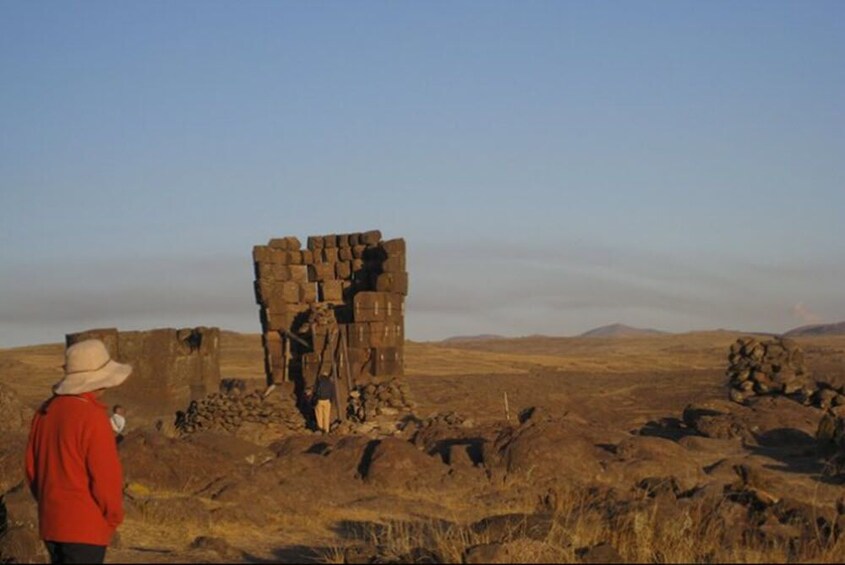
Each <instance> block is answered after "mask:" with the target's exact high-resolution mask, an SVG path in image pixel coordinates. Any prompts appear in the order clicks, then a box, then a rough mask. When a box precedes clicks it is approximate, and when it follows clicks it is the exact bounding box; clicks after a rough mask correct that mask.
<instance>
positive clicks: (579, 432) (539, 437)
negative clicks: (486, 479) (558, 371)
mask: <svg viewBox="0 0 845 565" xmlns="http://www.w3.org/2000/svg"><path fill="white" fill-rule="evenodd" d="M591 435H592V430H591V429H590V425H589V424H584V423H580V422H577V421H572V420H568V419H565V418H555V417H548V416H545V417H539V418H538V417H535V416H531V417H529V418H527V419H525V420H524V421H523V423H522V424H520V425H519V426H517V427H509V428H505V429H504V430H503V431H502V432H501V433H500V434H499V436H498V437H497V438H496V440H495V441H494V442H489V443H485V444H484V445H483V451H482V460H483V461H484V466H485V468H487V470H488V471H489V472H490V473H491V475H492V476H494V477H502V478H504V479H505V480H512V479H523V480H525V479H527V480H530V481H531V483H532V484H534V485H537V486H541V485H540V483H542V482H548V481H554V482H556V481H564V482H571V483H581V484H583V483H589V482H594V481H596V480H600V479H601V477H602V475H603V472H604V468H603V466H602V462H604V461H606V460H608V459H609V458H610V454H608V453H607V452H606V451H604V450H602V449H600V448H598V447H596V445H595V442H593V441H591V440H590V439H589V438H590V437H591Z"/></svg>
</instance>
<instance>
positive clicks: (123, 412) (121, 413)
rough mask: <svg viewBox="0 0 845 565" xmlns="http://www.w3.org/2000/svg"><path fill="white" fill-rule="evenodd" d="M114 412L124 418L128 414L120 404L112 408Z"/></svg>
mask: <svg viewBox="0 0 845 565" xmlns="http://www.w3.org/2000/svg"><path fill="white" fill-rule="evenodd" d="M112 412H114V413H115V414H120V415H121V416H123V415H124V414H125V413H126V412H125V411H124V410H123V406H121V405H120V404H115V405H114V407H113V408H112Z"/></svg>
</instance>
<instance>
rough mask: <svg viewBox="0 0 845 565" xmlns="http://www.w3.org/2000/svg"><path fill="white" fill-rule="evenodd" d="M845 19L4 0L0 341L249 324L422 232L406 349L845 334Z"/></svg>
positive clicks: (620, 5) (764, 10)
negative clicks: (281, 251)
mask: <svg viewBox="0 0 845 565" xmlns="http://www.w3.org/2000/svg"><path fill="white" fill-rule="evenodd" d="M843 61H845V3H843V2H841V1H834V2H810V1H808V2H804V1H802V2H798V1H796V2H776V1H771V0H766V1H731V2H727V1H725V2H700V1H693V2H684V1H668V0H667V1H663V2H640V1H633V0H632V1H626V2H618V1H614V2H609V1H604V2H602V1H589V2H588V1H583V2H575V1H571V2H566V1H563V0H560V1H553V2H543V1H519V2H517V1H512V2H497V1H490V0H484V1H481V0H475V1H471V2H470V1H448V2H445V1H433V2H432V1H426V2H422V1H420V2H410V1H408V2H396V1H384V2H352V1H336V2H328V1H311V2H257V1H253V2H234V1H232V2H209V1H202V2H193V1H187V0H185V1H180V2H169V1H168V2H155V1H144V2H134V3H132V2H111V1H109V2H96V1H85V2H32V1H24V2H17V1H10V0H3V1H0V347H10V346H15V345H22V344H31V343H45V342H56V341H62V340H63V337H64V334H65V333H67V332H73V331H79V330H84V329H88V328H92V327H103V326H116V327H118V328H120V329H147V328H154V327H186V326H195V325H216V326H221V327H223V328H227V329H233V330H237V331H243V332H256V333H257V332H259V331H260V325H259V318H258V308H257V306H256V305H255V304H254V302H253V294H252V280H253V273H252V267H251V249H252V246H253V245H255V244H261V243H265V242H266V241H267V240H268V239H269V238H271V237H276V236H284V235H297V236H299V237H300V238H301V239H302V240H303V241H304V239H305V237H306V236H307V235H309V234H322V233H344V232H352V231H363V230H368V229H375V228H378V229H381V230H382V232H383V233H384V235H385V237H388V238H392V237H404V238H405V239H406V241H407V243H408V265H409V271H410V275H411V295H410V296H409V298H408V303H407V320H406V329H407V335H408V337H409V338H411V339H415V340H429V339H440V338H443V337H447V336H451V335H458V334H476V333H498V334H503V335H511V336H518V335H527V334H533V333H543V334H551V335H572V334H576V333H580V332H583V331H586V330H588V329H591V328H593V327H595V326H599V325H604V324H608V323H612V322H622V323H626V324H629V325H635V326H641V327H654V328H658V329H663V330H669V331H689V330H698V329H716V328H733V329H742V330H759V331H775V332H779V331H785V330H787V329H789V328H791V327H794V326H796V325H801V324H804V323H813V322H834V321H841V320H845V293H844V292H843V291H842V288H843V281H845V113H844V112H843V107H844V105H843V100H845V64H843Z"/></svg>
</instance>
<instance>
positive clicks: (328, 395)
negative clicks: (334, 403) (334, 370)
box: [314, 375, 334, 401]
mask: <svg viewBox="0 0 845 565" xmlns="http://www.w3.org/2000/svg"><path fill="white" fill-rule="evenodd" d="M333 399H334V383H333V382H332V380H331V378H329V377H327V376H325V375H323V376H321V377H319V378H318V379H317V384H316V385H315V386H314V400H315V401H316V400H333Z"/></svg>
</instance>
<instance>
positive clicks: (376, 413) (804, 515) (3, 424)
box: [0, 333, 845, 563]
mask: <svg viewBox="0 0 845 565" xmlns="http://www.w3.org/2000/svg"><path fill="white" fill-rule="evenodd" d="M227 337H228V339H229V340H230V343H229V345H228V347H229V349H228V350H227V355H228V357H225V356H224V363H223V366H224V372H226V371H228V373H227V374H228V375H230V376H236V377H239V378H241V379H244V381H245V383H246V389H245V390H238V391H237V392H234V393H233V391H229V392H227V393H226V394H224V395H217V396H215V397H214V398H212V399H209V400H208V402H206V403H205V404H203V405H202V407H200V406H199V404H198V405H197V406H195V407H194V409H193V416H191V418H188V419H187V420H186V419H184V417H183V421H182V424H181V426H177V425H175V418H173V420H174V421H173V422H172V423H171V424H172V425H164V426H162V425H156V423H155V422H154V421H147V422H134V424H133V421H132V420H131V419H130V424H131V425H133V426H134V427H133V429H132V430H131V431H130V433H129V434H128V436H127V438H126V440H125V441H124V442H123V444H122V445H121V447H120V455H121V458H122V460H123V465H124V470H125V478H126V487H125V495H126V499H125V500H126V508H127V519H126V522H125V524H124V526H123V527H122V528H121V529H120V535H119V537H118V538H117V539H116V540H115V542H114V544H113V547H112V548H111V549H110V551H109V554H108V557H107V559H108V560H110V561H120V562H227V561H241V562H303V561H312V562H348V563H353V562H358V563H366V562H390V561H414V562H432V561H451V562H455V561H457V562H461V561H463V562H468V563H472V562H514V561H517V562H519V561H521V562H544V561H545V562H557V561H572V562H614V561H617V562H621V561H640V562H641V561H671V562H689V561H709V562H714V561H716V562H721V561H743V562H749V561H754V562H759V561H763V560H770V561H775V562H787V561H796V560H800V561H807V560H815V561H842V559H843V558H842V556H843V555H845V552H843V549H845V542H844V541H843V540H845V498H843V497H845V473H843V470H842V468H840V466H841V465H842V462H841V460H840V459H839V458H838V454H840V453H841V448H842V446H841V442H842V436H843V430H842V427H843V426H842V423H841V421H840V420H837V414H838V411H839V410H843V409H840V408H838V407H835V406H826V407H825V408H822V407H819V405H817V404H814V403H812V402H802V401H800V400H801V399H798V398H793V397H791V396H787V395H784V394H758V395H754V396H750V397H747V398H746V397H743V398H742V401H743V403H744V404H739V403H737V402H732V401H730V400H729V391H730V387H731V386H732V385H731V384H730V383H731V381H730V379H731V378H732V377H731V376H730V374H726V369H728V367H729V365H730V363H729V360H728V355H729V354H730V347H731V345H732V344H733V343H734V342H735V340H736V339H737V337H738V336H737V335H736V334H727V333H713V334H706V335H700V334H697V335H690V336H687V337H684V336H681V337H678V336H655V337H648V338H637V339H636V340H627V339H625V340H604V339H599V340H597V341H594V342H593V343H592V344H591V343H589V342H585V341H584V340H569V341H568V342H567V341H566V340H548V338H543V339H538V340H535V341H529V342H526V341H524V340H504V342H500V341H501V340H497V341H496V342H495V343H493V342H491V343H489V344H485V343H480V342H479V343H469V344H461V345H460V346H455V345H453V344H451V345H448V346H446V345H436V344H412V343H409V344H408V345H407V348H406V356H407V357H406V358H407V363H408V372H409V376H408V377H407V378H405V379H404V380H403V382H404V383H406V384H404V385H403V386H402V387H401V390H400V387H399V386H398V383H397V384H395V385H392V384H391V385H390V386H388V385H387V383H386V384H385V386H384V388H383V389H380V388H379V389H377V388H373V389H372V390H369V391H361V396H359V397H357V399H356V401H357V404H355V406H356V411H355V413H356V414H359V413H360V414H361V415H362V416H369V417H365V418H364V419H365V420H366V422H364V423H368V424H369V425H366V426H361V425H359V424H360V423H358V424H356V425H351V424H350V425H349V426H346V427H344V428H342V429H339V430H337V431H336V432H335V433H333V434H330V435H328V436H321V435H317V434H314V433H312V432H310V431H307V430H303V429H301V427H299V426H297V425H295V423H294V424H290V425H289V424H288V422H289V421H290V420H291V414H292V412H291V411H290V410H288V409H287V408H283V407H280V406H284V402H285V401H284V399H283V398H282V396H281V395H283V394H284V390H280V391H277V394H279V395H280V397H279V399H275V400H272V402H271V403H270V404H269V405H267V406H265V405H264V404H263V403H261V402H260V401H259V398H258V395H257V394H254V393H252V390H253V389H255V388H257V387H259V386H260V382H261V381H260V362H261V361H260V360H261V351H260V341H258V343H257V344H256V343H254V341H255V340H253V339H252V338H251V337H249V336H244V337H237V336H231V335H227ZM797 345H798V346H800V347H801V348H802V350H803V352H804V354H805V355H804V366H805V368H806V372H807V374H808V377H809V376H813V377H824V380H825V382H826V383H828V384H830V386H831V387H832V388H830V390H833V389H834V388H833V387H836V386H840V385H838V384H837V383H839V382H840V379H841V377H842V369H841V368H842V367H843V364H842V362H843V359H845V353H843V352H845V347H843V346H845V339H842V338H825V339H810V338H806V339H801V340H797ZM50 347H53V349H52V350H51V349H49V348H50ZM45 348H46V349H45ZM51 355H53V356H55V360H56V364H55V366H56V367H58V366H59V365H61V347H60V346H42V347H41V348H34V349H24V350H21V349H18V350H5V351H0V410H2V414H3V415H4V416H3V419H2V421H0V437H2V440H0V492H2V493H4V494H3V499H2V500H3V504H2V511H0V523H2V524H4V525H3V526H2V528H3V533H2V534H0V562H6V561H11V562H14V561H19V562H31V561H38V560H43V559H44V558H45V555H44V554H43V550H42V549H41V546H40V543H39V542H38V540H37V535H36V530H35V523H36V522H35V515H34V509H35V506H34V503H33V502H32V500H31V498H30V497H29V494H28V493H27V492H26V490H25V489H24V488H22V486H21V478H22V477H21V469H20V461H21V453H22V449H23V444H24V441H25V432H26V427H27V425H28V420H29V418H30V416H31V409H32V407H33V405H34V402H35V398H36V392H37V390H38V387H37V386H36V385H37V384H38V383H39V382H40V383H43V386H44V390H47V389H48V388H47V387H46V384H47V383H51V382H53V381H54V380H55V371H54V370H53V369H50V370H49V371H48V370H47V367H52V365H51V364H50V363H47V362H45V359H47V358H50V356H51ZM626 359H628V362H626ZM256 367H258V370H257V371H256V370H255V368H256ZM626 369H627V370H626ZM24 377H28V378H27V380H26V382H25V383H24V384H23V385H22V384H21V379H23V378H24ZM232 393H233V396H234V397H232V396H230V395H232ZM505 395H507V410H506V404H505ZM367 399H371V400H370V404H369V406H370V408H368V407H367V406H368V404H367ZM376 401H378V404H375V402H376ZM400 401H401V402H400ZM391 402H392V404H391ZM217 406H222V407H225V408H224V409H223V412H224V413H223V414H222V415H220V417H219V418H217V419H215V418H216V416H215V412H214V410H216V408H214V410H212V407H217ZM233 407H234V408H233ZM373 407H378V409H376V408H373ZM129 408H130V410H131V406H130V407H129ZM186 408H188V407H186ZM381 408H387V409H388V410H386V411H383V410H381ZM368 410H371V412H368ZM186 412H187V413H191V409H190V408H189V409H188V410H187V411H186ZM825 414H828V416H827V417H826V419H825ZM839 415H841V414H839ZM174 416H175V415H174ZM238 418H240V419H238ZM262 419H263V420H262ZM200 420H202V421H204V422H209V425H208V426H207V427H204V426H198V425H197V422H199V421H200ZM823 420H824V423H823ZM185 422H189V423H185ZM235 422H237V424H235ZM212 423H213V425H211V424H212ZM187 426H190V430H188V427H187ZM268 426H269V430H268ZM820 428H821V432H822V433H821V439H817V435H818V434H819V431H820Z"/></svg>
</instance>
